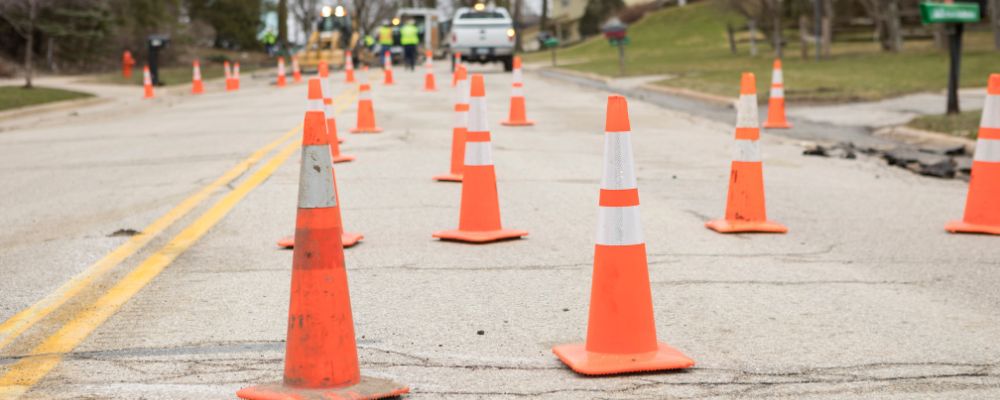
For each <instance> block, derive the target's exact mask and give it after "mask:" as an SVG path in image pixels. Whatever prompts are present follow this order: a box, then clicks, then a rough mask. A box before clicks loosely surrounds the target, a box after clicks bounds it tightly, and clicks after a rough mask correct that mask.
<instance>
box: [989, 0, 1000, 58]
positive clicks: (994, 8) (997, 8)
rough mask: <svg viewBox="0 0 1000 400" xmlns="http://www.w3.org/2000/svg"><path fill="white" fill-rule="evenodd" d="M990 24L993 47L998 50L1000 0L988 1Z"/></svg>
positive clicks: (999, 44)
mask: <svg viewBox="0 0 1000 400" xmlns="http://www.w3.org/2000/svg"><path fill="white" fill-rule="evenodd" d="M990 26H992V27H993V47H994V48H995V49H997V50H998V51H1000V0H991V1H990Z"/></svg>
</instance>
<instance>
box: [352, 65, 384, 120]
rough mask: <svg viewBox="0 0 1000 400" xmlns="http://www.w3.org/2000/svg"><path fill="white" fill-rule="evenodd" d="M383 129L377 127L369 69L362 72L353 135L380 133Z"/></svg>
mask: <svg viewBox="0 0 1000 400" xmlns="http://www.w3.org/2000/svg"><path fill="white" fill-rule="evenodd" d="M379 132H382V128H379V127H378V126H376V125H375V105H374V104H373V103H372V87H371V85H369V84H368V67H365V68H364V69H363V70H362V72H361V84H360V85H358V118H357V122H356V123H355V126H354V129H351V133H379Z"/></svg>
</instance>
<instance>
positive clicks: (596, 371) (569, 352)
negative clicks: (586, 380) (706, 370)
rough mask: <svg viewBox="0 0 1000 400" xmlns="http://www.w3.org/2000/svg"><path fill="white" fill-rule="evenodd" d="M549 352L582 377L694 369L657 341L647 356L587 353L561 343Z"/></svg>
mask: <svg viewBox="0 0 1000 400" xmlns="http://www.w3.org/2000/svg"><path fill="white" fill-rule="evenodd" d="M552 352H553V353H555V355H556V357H559V360H561V361H562V362H563V363H565V364H566V365H567V366H569V368H570V369H572V370H573V371H575V372H577V373H580V374H583V375H613V374H625V373H629V372H647V371H663V370H670V369H684V368H690V367H692V366H694V360H692V359H690V358H688V356H685V355H684V354H683V353H681V352H680V351H679V350H677V349H675V348H673V347H670V346H668V345H667V344H666V343H663V342H658V343H657V349H656V351H651V352H648V353H632V354H610V353H595V352H592V351H587V349H586V344H584V343H573V344H563V345H558V346H556V347H553V348H552Z"/></svg>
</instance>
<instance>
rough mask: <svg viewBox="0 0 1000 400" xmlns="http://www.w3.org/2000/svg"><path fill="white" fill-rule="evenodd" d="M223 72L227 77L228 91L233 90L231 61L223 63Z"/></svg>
mask: <svg viewBox="0 0 1000 400" xmlns="http://www.w3.org/2000/svg"><path fill="white" fill-rule="evenodd" d="M222 72H223V73H224V74H225V75H226V91H227V92H229V91H232V90H233V70H232V68H231V67H230V64H229V61H225V62H223V63H222Z"/></svg>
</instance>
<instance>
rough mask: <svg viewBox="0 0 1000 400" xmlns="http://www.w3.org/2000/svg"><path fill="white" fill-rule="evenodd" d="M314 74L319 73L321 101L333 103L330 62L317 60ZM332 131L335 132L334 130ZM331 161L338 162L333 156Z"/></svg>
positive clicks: (330, 113) (329, 113)
mask: <svg viewBox="0 0 1000 400" xmlns="http://www.w3.org/2000/svg"><path fill="white" fill-rule="evenodd" d="M316 74H317V75H319V79H320V80H319V81H320V86H322V87H323V103H324V104H331V105H332V104H333V98H332V96H333V79H331V77H330V64H327V62H326V60H321V61H320V62H319V66H318V67H317V69H316ZM331 110H332V108H331ZM332 115H333V113H332V112H327V116H332ZM329 123H330V121H327V124H328V125H329ZM334 132H336V130H335V131H334ZM333 138H334V139H335V140H337V143H338V144H339V143H343V142H344V139H341V138H339V137H337V136H336V135H334V137H333ZM337 155H340V146H337ZM351 159H352V160H353V159H354V158H353V157H351ZM341 161H344V160H341ZM348 161H350V160H348ZM333 162H338V161H337V158H336V157H335V158H334V160H333Z"/></svg>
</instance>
